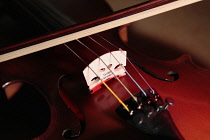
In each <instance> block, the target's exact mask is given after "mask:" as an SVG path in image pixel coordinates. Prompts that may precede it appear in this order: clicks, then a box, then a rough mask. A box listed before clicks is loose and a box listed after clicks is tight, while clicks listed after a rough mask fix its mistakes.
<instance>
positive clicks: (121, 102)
mask: <svg viewBox="0 0 210 140" xmlns="http://www.w3.org/2000/svg"><path fill="white" fill-rule="evenodd" d="M64 46H66V47H67V48H68V49H69V50H70V51H71V52H72V53H73V54H74V55H76V56H77V57H78V58H79V59H80V60H81V61H82V62H83V63H84V64H85V65H87V66H88V68H89V69H90V70H91V71H92V72H93V73H94V74H95V75H96V76H97V78H99V80H100V81H101V83H102V84H103V85H104V86H105V87H106V88H107V89H108V90H109V91H110V92H111V93H112V95H113V96H114V97H115V98H116V99H117V100H118V102H119V103H120V104H121V105H122V106H123V107H124V108H125V109H126V110H127V111H128V112H130V110H129V108H128V107H127V106H126V105H125V103H124V102H123V101H122V100H121V99H120V98H119V97H118V96H117V94H116V93H115V92H114V91H113V90H112V89H111V88H110V87H109V86H108V85H107V84H106V83H105V82H104V81H103V80H102V79H101V78H100V77H99V75H98V74H97V73H96V72H95V71H94V70H93V69H92V68H91V67H90V66H89V65H88V63H87V62H86V61H85V60H83V59H82V58H81V57H80V56H79V55H78V54H77V53H76V52H75V51H73V50H72V49H71V48H70V47H69V46H68V45H67V44H64Z"/></svg>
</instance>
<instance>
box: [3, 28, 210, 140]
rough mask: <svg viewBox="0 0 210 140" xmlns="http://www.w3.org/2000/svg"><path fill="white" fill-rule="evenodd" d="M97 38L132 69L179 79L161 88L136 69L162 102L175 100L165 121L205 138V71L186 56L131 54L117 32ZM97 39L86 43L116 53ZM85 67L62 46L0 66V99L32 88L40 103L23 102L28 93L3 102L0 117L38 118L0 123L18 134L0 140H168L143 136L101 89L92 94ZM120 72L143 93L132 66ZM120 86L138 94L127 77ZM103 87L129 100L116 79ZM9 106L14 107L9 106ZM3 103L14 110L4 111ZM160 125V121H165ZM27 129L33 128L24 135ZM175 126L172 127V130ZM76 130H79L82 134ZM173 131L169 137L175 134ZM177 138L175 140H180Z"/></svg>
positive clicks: (85, 53) (6, 132) (80, 49)
mask: <svg viewBox="0 0 210 140" xmlns="http://www.w3.org/2000/svg"><path fill="white" fill-rule="evenodd" d="M99 35H100V36H101V37H103V38H106V39H107V40H108V41H109V42H111V43H112V44H114V46H115V47H117V48H121V49H122V50H126V51H127V54H128V57H130V58H132V59H134V60H135V61H136V62H137V63H139V64H141V65H142V66H145V67H146V68H147V69H149V70H150V71H152V72H153V73H155V74H157V75H159V76H160V77H167V75H166V73H167V72H168V71H176V72H177V73H178V74H179V79H178V80H176V81H174V82H166V81H161V80H159V79H156V78H154V77H152V76H150V75H148V74H146V73H144V72H143V71H142V70H140V69H139V68H138V67H137V66H135V67H136V68H137V69H138V71H139V72H140V73H141V74H142V76H143V77H144V78H145V79H146V80H147V82H148V83H149V84H150V85H151V86H152V87H153V88H154V89H155V90H156V91H157V92H158V93H159V95H160V96H161V98H162V99H165V98H166V97H172V98H173V99H174V100H175V102H176V104H175V106H174V107H169V109H168V110H169V111H168V110H166V114H167V115H169V118H170V119H171V120H172V119H173V121H174V123H175V124H176V126H177V128H178V130H179V131H180V132H181V134H182V135H183V137H184V138H185V139H193V138H194V139H205V138H207V137H210V136H209V134H208V131H207V130H209V129H210V128H209V122H208V118H209V116H210V113H209V112H208V111H207V110H208V107H209V105H208V99H209V96H210V95H209V94H207V93H209V92H210V90H209V89H208V88H207V87H208V84H209V83H210V80H209V79H210V78H209V77H210V73H209V70H206V69H203V68H200V67H198V66H196V65H195V64H194V63H193V62H192V60H191V58H190V57H189V56H187V55H183V56H182V57H180V58H177V59H176V60H171V61H159V60H154V59H151V58H149V57H147V56H144V55H142V54H140V53H137V52H135V51H133V50H132V46H129V47H128V46H126V45H124V44H123V42H121V40H120V38H119V36H118V34H117V30H116V29H114V30H108V31H105V32H102V33H99ZM100 36H98V35H92V36H91V37H92V38H94V39H95V40H96V41H97V42H100V44H102V45H103V46H105V47H106V48H107V49H108V50H110V51H115V50H116V48H115V47H114V46H113V45H111V44H110V43H108V42H106V41H105V40H103V39H102V38H101V37H100ZM80 41H81V42H83V43H84V44H85V45H87V46H88V47H89V48H91V49H92V50H94V52H96V53H97V54H98V55H99V56H101V55H103V54H105V53H107V50H104V49H102V48H101V46H100V45H99V44H97V43H96V42H94V41H92V40H91V39H90V38H89V37H86V38H82V39H80ZM66 45H68V46H69V47H70V48H72V49H73V50H74V51H75V52H76V53H77V54H78V55H79V56H80V57H82V58H83V59H84V60H85V61H86V63H87V64H89V63H91V62H92V61H93V60H95V59H96V58H98V57H97V56H96V55H94V54H93V53H91V52H90V51H89V50H87V49H86V48H85V47H84V45H82V44H81V43H79V42H78V41H72V42H68V43H66ZM140 45H141V44H139V46H140ZM85 67H87V65H86V64H84V63H83V62H82V61H81V60H80V59H78V57H77V56H75V55H74V54H73V53H72V52H71V51H70V50H69V49H68V48H67V47H66V46H65V45H59V46H55V47H53V48H50V49H46V50H43V51H40V52H36V53H33V54H30V55H26V56H22V57H19V58H15V59H12V60H9V61H5V62H2V63H0V77H1V85H2V89H1V92H0V93H1V96H5V94H7V93H6V91H7V90H6V89H7V87H10V86H12V85H14V84H16V83H21V84H25V85H32V87H33V88H35V89H36V90H35V91H36V92H35V93H37V94H39V95H40V96H41V97H42V99H38V100H35V99H36V98H33V97H32V98H29V99H28V98H27V97H26V96H25V95H26V94H30V92H27V93H24V94H23V95H22V96H21V97H22V98H17V96H13V98H12V99H13V100H14V101H13V100H11V99H6V98H5V99H4V102H6V105H5V104H2V107H1V109H2V108H3V109H2V110H3V112H2V113H5V114H6V115H7V114H8V115H11V114H12V115H14V114H15V113H16V112H13V110H19V108H23V110H20V112H22V114H24V113H25V114H29V115H30V114H33V113H34V114H36V113H37V114H36V115H34V117H33V115H32V118H33V119H31V120H32V121H31V120H30V121H25V122H24V120H23V119H24V118H23V119H22V118H21V117H20V116H21V114H20V115H18V114H17V116H16V117H20V119H17V122H15V121H11V120H12V117H11V120H10V119H7V121H4V120H3V119H4V118H0V120H1V122H3V123H4V126H6V124H7V123H8V124H10V125H9V126H11V128H12V127H14V126H15V128H17V129H9V128H7V129H5V128H4V126H3V127H1V130H2V131H1V132H0V133H1V134H0V137H1V138H2V139H22V140H23V139H26V140H29V139H35V140H64V139H66V138H65V136H64V135H65V134H64V133H65V132H67V133H68V132H69V130H70V131H71V134H70V135H77V134H78V133H79V136H78V137H77V138H76V139H79V140H80V139H81V140H86V139H119V138H121V139H125V138H128V139H133V140H137V139H154V138H162V139H164V138H167V139H168V137H164V136H162V137H161V136H157V135H149V134H145V133H144V132H142V131H140V130H138V129H136V128H134V127H133V126H131V125H129V124H128V123H127V122H126V121H125V120H124V119H123V118H121V117H120V116H119V115H118V114H117V113H116V109H117V108H118V107H119V106H120V103H119V102H118V101H117V100H116V99H115V98H114V97H113V96H112V94H111V93H110V91H109V90H107V88H105V86H103V85H102V86H101V88H100V89H99V90H98V91H96V92H95V93H93V94H91V93H90V91H89V89H88V86H87V84H86V82H85V79H84V76H83V74H82V71H83V70H84V68H85ZM125 68H126V69H127V70H128V71H129V73H130V74H131V75H132V76H133V77H134V78H135V79H136V81H137V82H138V83H139V85H141V87H142V88H143V89H147V88H148V86H147V84H145V82H144V81H143V80H142V79H141V78H140V77H139V76H138V75H137V73H136V71H135V70H134V69H133V67H132V66H131V64H129V63H128V64H127V66H126V67H125ZM120 80H121V81H122V82H123V83H124V84H125V86H126V87H127V88H128V89H129V90H130V91H131V92H132V93H133V94H137V93H139V92H140V91H139V89H138V88H137V87H136V85H135V84H133V82H132V81H131V79H130V78H129V77H128V75H125V76H122V77H120ZM107 84H108V85H109V87H110V88H111V89H113V90H114V91H115V92H116V94H117V95H118V96H119V98H120V99H121V100H122V101H125V100H127V99H129V98H130V95H128V94H127V93H126V91H125V89H124V88H123V87H122V86H121V85H120V84H119V83H118V82H117V80H116V79H115V78H112V79H110V80H109V81H107ZM34 95H36V94H34ZM24 98H26V100H29V102H28V105H20V104H22V103H24V100H23V99H24ZM43 100H44V101H43ZM30 101H31V103H34V104H35V103H37V102H40V103H41V102H43V105H44V106H45V107H43V108H44V109H43V112H46V113H45V114H44V113H43V114H41V113H40V112H39V110H40V108H41V106H42V105H40V106H38V105H35V106H36V107H35V108H31V107H30V106H29V105H30ZM11 102H15V103H14V105H13V104H12V103H11ZM7 103H8V104H12V105H13V106H11V107H8V105H7ZM46 104H47V105H46ZM4 107H5V108H6V109H5V108H4ZM11 108H12V109H13V110H12V112H9V110H8V109H11ZM16 108H17V109H16ZM4 111H5V112H4ZM24 111H25V112H24ZM30 112H33V113H30ZM169 112H170V114H171V116H170V114H169ZM17 113H18V112H17ZM14 116H15V115H14ZM36 117H38V118H43V120H46V121H47V122H46V123H45V124H43V120H42V119H36ZM166 118H167V117H166ZM20 120H21V122H23V124H22V125H23V126H25V125H24V123H29V125H28V127H23V128H22V127H21V125H20V123H18V121H20ZM81 120H82V121H85V124H82V123H81ZM205 120H206V121H205ZM157 121H159V119H157ZM161 121H164V119H163V120H161ZM166 121H167V120H166ZM173 121H172V122H173ZM32 124H33V126H35V128H34V129H33V128H32V129H30V130H29V128H30V125H31V126H32ZM36 124H37V126H36ZM38 124H39V125H38ZM42 124H43V125H42ZM16 125H18V126H16ZM83 125H84V126H83ZM173 125H174V124H173ZM26 126H27V125H26ZM38 126H39V127H38ZM42 126H43V127H44V129H41V130H40V129H39V128H41V127H42ZM176 126H174V127H175V128H176ZM81 127H83V128H84V129H82V131H81ZM18 128H21V129H18ZM177 128H176V129H177ZM176 129H175V131H174V132H176V131H177V130H176ZM26 130H28V131H26ZM34 131H35V132H34ZM80 131H81V132H80ZM80 133H81V134H80ZM166 134H167V133H166ZM179 135H180V134H178V137H176V138H175V139H178V138H181V139H183V137H182V136H180V137H179ZM67 138H68V134H67ZM169 138H170V137H169Z"/></svg>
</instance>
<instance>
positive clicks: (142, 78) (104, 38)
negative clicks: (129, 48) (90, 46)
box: [97, 34, 153, 91]
mask: <svg viewBox="0 0 210 140" xmlns="http://www.w3.org/2000/svg"><path fill="white" fill-rule="evenodd" d="M97 36H99V37H100V38H101V39H103V40H104V41H106V42H107V43H109V44H110V45H112V46H113V47H115V48H117V49H118V47H117V46H115V45H114V44H113V43H111V42H110V41H108V40H107V39H105V38H104V37H102V36H101V35H99V34H97ZM123 54H124V53H123ZM124 55H125V54H124ZM126 59H127V60H128V62H129V63H130V64H131V65H132V67H133V68H134V69H135V71H136V72H137V73H138V74H139V76H140V77H141V78H142V80H143V81H144V82H145V83H146V84H147V86H148V87H149V88H150V89H151V91H153V89H152V87H151V86H150V84H149V83H148V82H147V81H146V79H145V78H144V77H143V75H142V74H141V73H140V72H139V71H138V70H137V69H136V67H135V66H134V65H133V63H132V62H131V61H130V60H129V59H128V57H127V56H126Z"/></svg>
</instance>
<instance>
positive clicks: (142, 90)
mask: <svg viewBox="0 0 210 140" xmlns="http://www.w3.org/2000/svg"><path fill="white" fill-rule="evenodd" d="M88 37H89V38H90V39H91V40H92V41H94V42H95V43H97V44H98V45H100V46H101V47H102V48H103V49H105V50H106V51H108V52H109V53H110V54H111V55H112V56H113V57H114V59H115V60H116V61H117V62H118V63H119V64H120V62H119V61H118V60H117V58H116V57H115V56H114V54H112V52H111V51H110V50H109V49H107V48H106V47H104V46H103V45H102V44H101V43H99V42H98V41H96V40H95V39H93V38H92V37H90V36H88ZM120 50H121V52H122V49H120ZM122 53H123V52H122ZM123 54H124V53H123ZM124 55H125V54H124ZM126 59H127V57H126ZM122 68H123V69H124V71H125V72H126V73H127V74H128V76H129V77H130V79H131V80H132V81H133V82H134V83H135V85H136V86H137V87H138V88H139V89H140V91H141V92H142V93H143V94H144V95H146V93H145V91H144V90H143V89H142V87H141V86H140V85H139V84H138V83H137V82H136V80H135V79H134V78H133V77H132V76H131V75H130V73H129V72H128V71H127V70H126V69H125V67H124V66H123V65H122ZM131 96H132V98H133V99H134V100H135V101H137V99H136V97H135V96H133V95H131Z"/></svg>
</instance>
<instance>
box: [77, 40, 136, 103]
mask: <svg viewBox="0 0 210 140" xmlns="http://www.w3.org/2000/svg"><path fill="white" fill-rule="evenodd" d="M77 41H78V42H79V43H80V44H82V45H83V46H84V47H85V48H87V49H88V50H89V51H91V52H92V53H93V54H95V55H96V56H97V57H98V58H99V59H100V60H101V62H102V63H103V64H104V65H105V66H106V67H107V68H108V69H109V71H110V72H111V73H112V74H113V75H114V77H115V78H116V79H117V81H118V82H119V83H120V84H121V85H122V86H123V88H124V89H125V90H126V91H127V92H128V93H129V94H130V95H131V96H132V95H133V94H132V93H131V92H130V90H129V89H128V88H127V87H126V86H125V85H124V84H123V82H122V81H121V80H120V79H119V78H118V77H117V76H116V75H115V74H114V72H113V71H112V70H111V69H110V68H109V67H108V66H107V64H106V63H105V62H104V61H103V60H102V59H101V58H100V56H99V55H98V54H97V53H95V52H94V51H93V50H91V49H90V48H89V47H88V46H87V45H85V44H84V43H82V42H81V41H80V40H77ZM134 100H135V101H137V100H136V99H134Z"/></svg>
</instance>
